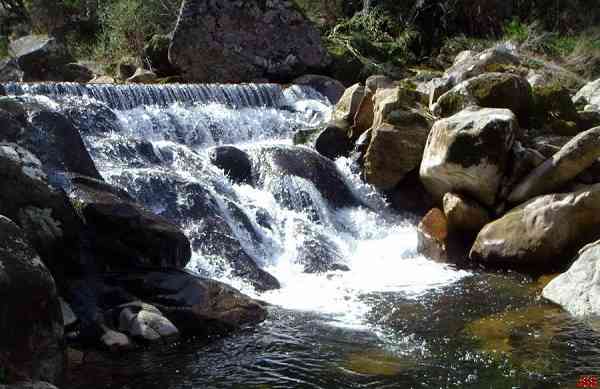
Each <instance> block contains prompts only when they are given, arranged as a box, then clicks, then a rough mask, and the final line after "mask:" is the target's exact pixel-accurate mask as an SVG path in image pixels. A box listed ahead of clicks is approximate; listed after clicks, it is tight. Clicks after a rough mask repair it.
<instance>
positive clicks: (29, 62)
mask: <svg viewBox="0 0 600 389" xmlns="http://www.w3.org/2000/svg"><path fill="white" fill-rule="evenodd" d="M10 54H11V55H12V56H13V57H14V58H15V59H16V62H17V64H18V65H19V68H20V69H21V70H22V71H23V81H63V80H64V78H65V77H64V73H63V67H64V66H65V65H67V64H68V63H70V62H73V57H72V56H71V55H70V53H69V51H68V49H67V48H66V46H65V45H64V44H63V43H61V42H59V41H58V40H57V39H56V38H53V37H49V36H48V35H27V36H24V37H22V38H19V39H17V40H15V41H13V42H11V43H10Z"/></svg>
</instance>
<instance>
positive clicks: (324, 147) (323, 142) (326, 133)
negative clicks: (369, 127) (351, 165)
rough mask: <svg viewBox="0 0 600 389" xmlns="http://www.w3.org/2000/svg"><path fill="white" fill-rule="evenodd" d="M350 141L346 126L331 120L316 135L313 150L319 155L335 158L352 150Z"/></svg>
mask: <svg viewBox="0 0 600 389" xmlns="http://www.w3.org/2000/svg"><path fill="white" fill-rule="evenodd" d="M352 147H353V145H352V141H351V140H350V138H348V135H347V132H346V128H344V127H343V126H340V125H339V124H338V123H336V122H332V123H330V124H329V125H327V127H325V129H323V131H321V132H320V133H319V135H317V139H316V141H315V150H317V151H318V152H319V153H320V154H321V155H323V156H325V157H327V158H329V159H332V160H335V159H337V158H339V157H343V156H347V155H348V154H349V153H350V151H351V150H352Z"/></svg>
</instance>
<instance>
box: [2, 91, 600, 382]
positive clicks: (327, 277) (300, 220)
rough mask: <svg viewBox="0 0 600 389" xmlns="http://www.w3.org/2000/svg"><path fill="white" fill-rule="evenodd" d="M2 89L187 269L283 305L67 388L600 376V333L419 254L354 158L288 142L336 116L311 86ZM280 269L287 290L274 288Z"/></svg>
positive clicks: (526, 293)
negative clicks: (184, 247) (241, 155)
mask: <svg viewBox="0 0 600 389" xmlns="http://www.w3.org/2000/svg"><path fill="white" fill-rule="evenodd" d="M5 89H6V90H7V92H8V93H9V94H12V95H17V96H18V98H19V99H23V100H25V101H27V102H28V103H29V104H32V105H41V106H43V107H45V108H46V109H52V110H58V111H61V112H62V113H63V114H64V115H65V116H67V117H68V118H69V119H70V120H71V121H72V122H73V123H74V124H75V125H76V126H77V127H78V128H79V130H80V131H81V134H82V136H83V138H84V141H85V143H86V146H87V147H88V149H89V151H90V154H91V155H92V157H93V159H94V161H95V162H96V165H97V167H98V169H99V171H100V172H101V174H102V176H103V177H104V178H105V179H106V180H107V181H109V182H111V183H114V184H116V185H119V186H122V187H124V188H125V189H127V191H128V192H129V193H130V194H131V195H132V196H133V197H135V198H136V199H137V200H139V201H140V202H141V203H143V204H144V205H145V206H146V207H148V208H149V209H151V210H153V211H154V212H156V213H159V214H161V215H163V216H165V217H166V218H168V219H170V220H172V221H174V222H175V223H177V224H178V225H180V226H181V227H182V228H183V230H184V231H185V232H186V234H187V235H188V237H189V238H190V241H191V244H192V249H193V258H192V261H191V262H190V264H189V269H190V270H192V271H194V272H197V273H199V274H202V275H205V276H209V277H212V278H217V279H219V280H222V281H224V282H226V283H229V284H232V285H234V286H236V287H238V288H240V289H242V290H243V291H244V292H246V293H248V294H251V295H253V296H256V297H258V298H260V299H262V300H265V301H267V302H270V303H273V304H275V305H274V306H273V307H272V308H271V309H270V315H269V318H268V319H267V321H266V322H265V323H263V324H262V325H260V326H258V327H256V328H254V329H252V330H251V331H250V332H242V333H241V334H236V335H233V336H232V337H231V338H227V339H225V340H223V341H221V342H217V343H215V344H214V345H212V346H204V345H203V344H197V343H192V344H191V345H189V347H188V345H186V344H183V345H178V346H177V347H173V348H170V349H169V350H166V351H165V350H149V351H147V352H146V353H142V354H135V353H134V354H133V355H130V356H123V357H122V358H120V359H118V360H117V361H114V362H110V363H109V364H108V365H107V366H104V365H102V364H99V365H94V367H91V368H87V370H86V368H85V367H84V372H83V373H82V374H79V375H77V377H76V380H75V382H74V383H72V385H71V386H72V387H77V388H86V389H88V388H90V387H93V388H96V387H102V388H106V387H121V386H122V385H127V386H128V387H131V388H137V387H140V388H141V387H143V388H145V389H148V388H151V389H153V388H156V389H158V388H166V387H169V388H190V387H194V388H247V387H249V388H266V387H268V388H292V387H293V388H366V387H373V388H417V387H424V388H425V387H436V388H448V387H451V388H483V387H486V388H487V387H494V388H505V387H519V388H520V387H523V388H530V387H531V388H533V387H540V388H541V387H544V388H550V387H557V388H559V387H561V388H562V387H568V386H565V385H564V384H569V383H573V382H575V381H574V377H573V375H574V374H579V373H581V374H589V373H590V372H594V371H597V370H598V368H600V362H599V361H600V350H599V349H598V348H597V347H595V346H594V345H595V344H600V337H598V336H597V335H591V334H590V331H589V330H588V329H587V328H586V327H585V326H584V325H583V324H581V323H578V322H575V321H573V320H572V319H570V318H568V317H566V316H565V315H564V314H561V313H557V311H556V309H554V308H552V307H548V306H547V305H544V304H543V303H542V302H540V300H539V299H537V298H536V292H532V290H535V288H536V287H537V286H536V284H533V285H532V283H531V281H528V280H527V279H524V278H522V277H519V276H516V275H495V274H486V273H480V272H476V271H469V272H466V271H461V270H456V269H454V268H452V267H451V266H448V265H443V264H439V263H435V262H432V261H429V260H427V259H425V258H423V257H422V256H419V255H418V254H417V253H416V244H417V242H416V240H417V238H416V231H415V228H414V225H413V224H411V223H410V222H409V220H408V219H407V218H406V217H405V216H403V215H398V214H396V213H394V212H392V211H391V210H390V209H388V207H387V206H386V204H385V202H384V201H383V200H382V198H381V197H380V196H379V195H378V194H377V193H376V192H375V191H373V190H372V189H371V188H370V187H369V186H367V185H365V184H364V183H362V182H361V180H360V179H359V178H358V177H357V176H356V175H354V174H353V173H352V172H351V169H350V162H349V161H348V160H346V159H344V158H341V159H339V160H337V161H336V162H333V161H329V160H327V159H325V158H323V157H320V156H319V155H318V154H316V152H314V151H312V150H310V149H308V148H305V147H297V146H293V145H292V142H291V139H292V136H293V134H294V133H295V132H296V131H298V130H301V129H306V128H311V127H315V126H318V125H319V124H322V123H324V122H325V121H327V119H328V117H329V115H330V114H331V110H332V106H331V104H330V102H329V101H327V100H326V99H325V98H324V97H323V96H321V95H320V94H319V93H317V92H316V91H314V90H313V89H311V88H308V87H300V86H292V87H289V88H286V89H283V88H282V87H280V86H278V85H270V84H264V85H168V86H167V85H165V86H135V85H121V86H112V85H79V84H67V83H62V84H61V83H58V84H7V85H5ZM223 145H234V146H235V147H237V148H239V149H241V150H243V151H244V152H245V155H246V156H247V158H248V160H249V165H250V166H251V168H250V170H251V172H250V175H251V177H250V179H249V180H248V181H247V182H250V183H244V182H243V181H235V180H233V177H230V176H227V175H226V174H225V173H224V170H222V169H220V168H218V167H217V166H216V165H215V164H214V163H213V152H214V151H215V147H219V146H223ZM236 166H237V165H236ZM265 271H266V272H268V273H265ZM269 273H270V274H271V275H273V276H274V277H275V278H276V279H277V280H278V281H279V283H280V284H281V288H279V289H275V290H270V291H266V292H265V291H263V290H264V289H268V288H269V287H272V286H274V284H273V282H272V279H270V278H269V277H268V274H269ZM281 307H283V308H281ZM498 315H500V316H498ZM499 317H500V319H499ZM506 323H508V324H506ZM474 335H477V336H480V337H483V341H482V343H476V342H474V340H473V336H474ZM590 339H593V340H592V341H591V340H590ZM522 344H526V345H527V347H521V345H522ZM573 345H576V346H573ZM497 350H500V351H501V352H502V353H501V354H497V353H496V351H497ZM578 352H582V353H583V354H584V355H586V356H587V358H585V359H581V358H579V357H578ZM490 353H491V354H490ZM592 356H594V358H592ZM103 369H105V370H103ZM577 372H579V373H577ZM107 377H110V378H108V381H106V380H107ZM119 377H120V378H119ZM111 380H114V382H110V381H111ZM550 383H552V384H550ZM554 384H556V385H554ZM559 384H561V385H559Z"/></svg>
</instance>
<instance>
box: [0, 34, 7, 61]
mask: <svg viewBox="0 0 600 389" xmlns="http://www.w3.org/2000/svg"><path fill="white" fill-rule="evenodd" d="M5 57H8V37H7V36H5V35H0V59H2V58H5Z"/></svg>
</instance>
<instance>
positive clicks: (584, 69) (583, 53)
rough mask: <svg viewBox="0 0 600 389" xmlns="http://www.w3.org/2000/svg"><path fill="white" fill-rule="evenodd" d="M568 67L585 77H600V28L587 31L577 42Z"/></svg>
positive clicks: (568, 61) (568, 60)
mask: <svg viewBox="0 0 600 389" xmlns="http://www.w3.org/2000/svg"><path fill="white" fill-rule="evenodd" d="M567 65H568V67H569V68H571V69H572V70H573V71H574V72H576V73H578V74H579V75H582V76H584V77H587V78H593V79H595V78H597V77H600V28H596V29H593V30H590V31H587V32H585V33H584V34H583V35H582V36H580V37H579V39H577V40H576V42H575V47H574V48H573V51H572V52H571V53H570V55H569V56H568V57H567Z"/></svg>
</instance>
